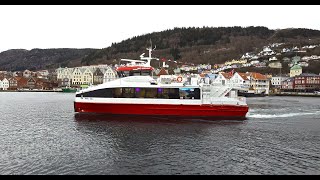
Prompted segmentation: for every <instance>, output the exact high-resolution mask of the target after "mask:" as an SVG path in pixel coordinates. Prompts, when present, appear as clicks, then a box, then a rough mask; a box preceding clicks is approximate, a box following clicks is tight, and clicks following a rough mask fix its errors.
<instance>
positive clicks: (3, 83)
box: [0, 78, 9, 90]
mask: <svg viewBox="0 0 320 180" xmlns="http://www.w3.org/2000/svg"><path fill="white" fill-rule="evenodd" d="M8 88H9V81H8V79H7V78H3V79H2V80H1V79H0V90H8Z"/></svg>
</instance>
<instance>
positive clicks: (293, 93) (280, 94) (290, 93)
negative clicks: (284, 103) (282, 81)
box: [269, 92, 320, 97]
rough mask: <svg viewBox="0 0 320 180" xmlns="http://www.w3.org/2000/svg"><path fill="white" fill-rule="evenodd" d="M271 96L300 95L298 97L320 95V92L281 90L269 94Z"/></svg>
mask: <svg viewBox="0 0 320 180" xmlns="http://www.w3.org/2000/svg"><path fill="white" fill-rule="evenodd" d="M269 96H298V97H320V94H314V93H301V92H281V93H273V94H269Z"/></svg>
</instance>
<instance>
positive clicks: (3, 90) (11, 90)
mask: <svg viewBox="0 0 320 180" xmlns="http://www.w3.org/2000/svg"><path fill="white" fill-rule="evenodd" d="M1 92H63V91H62V90H5V91H4V90H0V93H1Z"/></svg>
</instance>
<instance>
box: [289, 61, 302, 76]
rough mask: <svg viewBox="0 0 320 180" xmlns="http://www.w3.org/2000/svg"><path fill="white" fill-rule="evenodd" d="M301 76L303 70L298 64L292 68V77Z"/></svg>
mask: <svg viewBox="0 0 320 180" xmlns="http://www.w3.org/2000/svg"><path fill="white" fill-rule="evenodd" d="M300 74H302V68H301V66H299V65H298V64H295V65H294V66H292V67H291V68H290V77H295V76H299V75H300Z"/></svg>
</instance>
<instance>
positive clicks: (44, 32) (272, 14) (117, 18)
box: [0, 5, 320, 52]
mask: <svg viewBox="0 0 320 180" xmlns="http://www.w3.org/2000/svg"><path fill="white" fill-rule="evenodd" d="M319 10H320V6H319V5H258V6H256V5H232V6H231V5H225V6H223V5H204V6H202V5H201V6H200V5H150V6H146V5H141V6H140V5H126V6H125V5H118V6H116V5H97V6H94V5H44V6H40V5H36V6H31V5H21V6H18V5H12V6H9V5H0V52H1V51H4V50H8V49H20V48H21V49H28V50H30V49H33V48H43V49H45V48H104V47H108V46H110V45H111V43H112V42H120V41H122V40H125V39H127V38H131V37H133V36H138V35H143V34H147V33H151V32H158V31H163V30H166V29H172V28H174V27H202V26H208V27H225V26H242V27H246V26H265V27H268V28H270V29H278V28H280V29H283V28H310V29H317V30H320V15H319Z"/></svg>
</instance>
